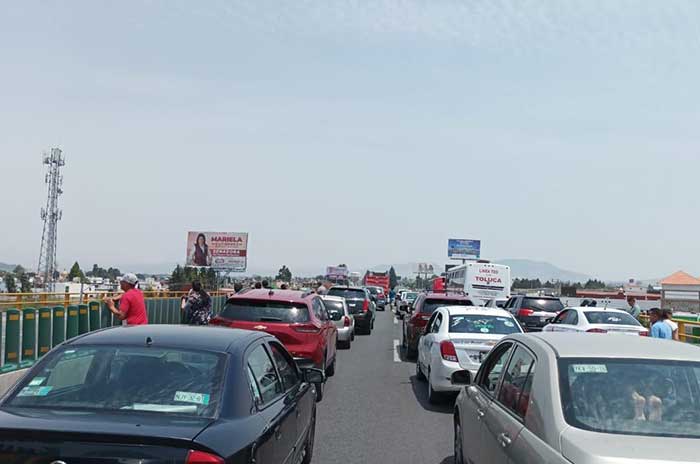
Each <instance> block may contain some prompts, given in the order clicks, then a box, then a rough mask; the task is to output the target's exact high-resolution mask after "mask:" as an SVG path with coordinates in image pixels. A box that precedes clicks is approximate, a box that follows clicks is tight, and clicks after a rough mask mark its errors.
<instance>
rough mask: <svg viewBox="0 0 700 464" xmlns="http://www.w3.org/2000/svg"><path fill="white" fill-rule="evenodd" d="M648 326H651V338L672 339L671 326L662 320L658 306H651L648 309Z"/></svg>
mask: <svg viewBox="0 0 700 464" xmlns="http://www.w3.org/2000/svg"><path fill="white" fill-rule="evenodd" d="M649 326H650V328H651V336H652V337H653V338H662V339H665V340H672V339H673V331H672V330H671V326H669V325H668V324H666V322H664V320H663V318H662V317H661V310H660V309H659V308H652V309H650V310H649Z"/></svg>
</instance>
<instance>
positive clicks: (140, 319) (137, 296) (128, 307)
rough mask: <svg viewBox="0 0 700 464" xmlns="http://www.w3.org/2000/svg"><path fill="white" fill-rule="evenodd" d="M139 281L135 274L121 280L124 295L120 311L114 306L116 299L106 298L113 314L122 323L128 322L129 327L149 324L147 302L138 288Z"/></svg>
mask: <svg viewBox="0 0 700 464" xmlns="http://www.w3.org/2000/svg"><path fill="white" fill-rule="evenodd" d="M138 282H139V279H138V277H136V275H134V274H124V275H123V276H122V277H121V278H120V279H119V284H120V286H121V289H122V291H123V292H124V294H123V295H122V296H121V298H120V299H119V309H117V306H116V305H115V304H114V299H112V298H105V299H104V302H105V304H106V305H107V308H109V310H110V311H111V313H112V314H114V315H115V316H117V317H118V318H119V320H120V321H124V320H126V324H127V325H141V324H148V314H147V313H146V301H145V300H144V298H143V293H142V292H141V290H139V289H138V288H136V284H138Z"/></svg>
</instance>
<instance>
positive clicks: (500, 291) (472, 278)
mask: <svg viewBox="0 0 700 464" xmlns="http://www.w3.org/2000/svg"><path fill="white" fill-rule="evenodd" d="M510 287H511V280H510V266H505V265H503V264H494V263H491V262H490V261H486V260H479V261H473V262H468V263H464V264H462V265H459V266H455V267H453V268H452V269H450V270H449V271H447V273H446V275H445V289H446V291H447V293H463V294H465V295H469V296H471V297H474V298H478V299H480V300H483V302H484V303H485V302H486V301H488V300H491V299H494V298H497V299H498V298H510Z"/></svg>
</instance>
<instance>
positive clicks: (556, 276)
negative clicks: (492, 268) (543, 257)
mask: <svg viewBox="0 0 700 464" xmlns="http://www.w3.org/2000/svg"><path fill="white" fill-rule="evenodd" d="M494 262H496V263H498V264H505V265H506V266H510V273H511V276H512V278H513V279H515V278H516V277H517V278H520V279H540V280H541V281H543V282H544V281H547V280H560V281H562V282H567V281H568V282H586V281H587V280H588V279H592V278H593V277H591V276H589V275H586V274H581V273H579V272H574V271H567V270H565V269H561V268H559V267H557V266H555V265H553V264H550V263H546V262H543V261H532V260H530V259H500V260H497V261H494Z"/></svg>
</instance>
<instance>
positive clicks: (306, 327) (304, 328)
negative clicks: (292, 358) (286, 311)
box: [292, 324, 321, 333]
mask: <svg viewBox="0 0 700 464" xmlns="http://www.w3.org/2000/svg"><path fill="white" fill-rule="evenodd" d="M292 329H294V331H295V332H300V333H319V332H320V331H321V329H319V328H318V327H316V326H315V325H313V324H292Z"/></svg>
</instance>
